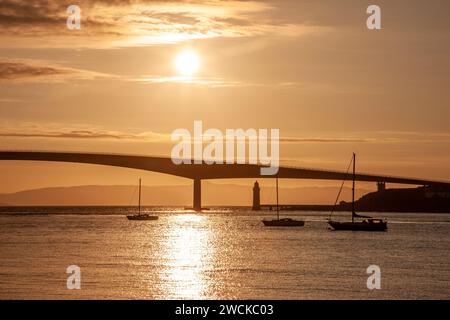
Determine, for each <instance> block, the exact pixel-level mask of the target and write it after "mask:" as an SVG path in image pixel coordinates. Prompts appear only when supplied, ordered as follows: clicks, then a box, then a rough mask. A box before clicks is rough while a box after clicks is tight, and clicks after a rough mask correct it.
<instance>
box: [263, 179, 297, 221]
mask: <svg viewBox="0 0 450 320" xmlns="http://www.w3.org/2000/svg"><path fill="white" fill-rule="evenodd" d="M276 179H277V219H276V220H275V219H274V220H263V221H262V222H263V223H264V225H265V226H266V227H302V226H303V225H305V221H303V220H294V219H291V218H283V219H280V207H279V204H278V177H277V178H276Z"/></svg>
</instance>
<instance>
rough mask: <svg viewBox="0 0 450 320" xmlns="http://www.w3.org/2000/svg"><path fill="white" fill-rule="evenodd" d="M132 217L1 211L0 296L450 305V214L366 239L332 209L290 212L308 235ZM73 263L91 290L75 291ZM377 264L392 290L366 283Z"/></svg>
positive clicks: (402, 220)
mask: <svg viewBox="0 0 450 320" xmlns="http://www.w3.org/2000/svg"><path fill="white" fill-rule="evenodd" d="M126 210H127V209H124V208H50V209H45V208H40V209H39V208H38V209H15V211H18V212H20V214H11V212H12V211H11V210H10V209H2V211H4V212H2V213H0V244H1V246H0V298H2V299H5V298H8V299H9V298H19V299H22V298H32V299H37V298H44V299H55V298H56V299H59V298H63V299H79V298H94V299H100V298H106V299H123V298H125V299H372V298H381V299H417V298H423V299H431V298H436V299H450V267H449V265H450V250H449V249H450V215H449V214H383V216H386V217H387V218H388V219H389V222H390V224H389V231H388V232H386V233H361V232H333V231H330V230H328V229H327V225H326V222H325V219H326V218H327V215H328V214H327V213H315V212H290V213H289V214H286V215H288V216H292V217H304V218H305V219H306V220H307V222H306V225H305V227H303V228H288V229H280V228H267V227H264V226H263V224H262V223H261V221H260V220H261V219H262V218H264V217H266V218H269V217H271V215H272V214H271V213H262V214H259V213H257V214H255V213H252V212H246V211H242V210H234V211H231V210H213V211H211V212H209V213H203V214H195V213H186V212H181V211H180V212H177V211H173V210H172V211H168V210H165V211H164V212H159V213H158V215H159V216H160V218H159V220H158V221H141V222H139V221H128V220H127V219H126V217H125V216H124V214H126V213H127V212H126ZM153 210H155V209H153ZM33 212H34V213H36V212H41V213H43V214H39V215H37V214H31V213H33ZM48 213H52V214H48ZM340 215H342V214H340ZM374 216H380V215H378V214H375V215H374ZM72 264H75V265H78V266H80V268H81V286H82V288H81V290H68V289H67V288H66V279H67V276H68V275H67V274H66V268H67V266H69V265H72ZM371 264H376V265H378V266H379V267H380V268H381V286H382V288H381V290H372V291H371V290H368V289H367V287H366V281H367V277H368V275H367V274H366V268H367V267H368V266H369V265H371Z"/></svg>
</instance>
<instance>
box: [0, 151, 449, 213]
mask: <svg viewBox="0 0 450 320" xmlns="http://www.w3.org/2000/svg"><path fill="white" fill-rule="evenodd" d="M0 160H13V161H17V160H20V161H22V160H27V161H57V162H71V163H88V164H97V165H106V166H115V167H123V168H132V169H139V170H146V171H152V172H159V173H164V174H170V175H174V176H178V177H184V178H188V179H192V180H193V182H194V190H193V191H194V192H193V208H194V210H197V211H199V210H201V181H202V180H207V179H231V178H234V179H236V178H271V177H275V176H267V175H261V172H260V171H261V170H260V169H261V168H262V167H264V166H262V165H253V164H206V163H202V164H179V165H176V164H174V163H173V162H172V159H171V158H165V157H151V156H139V155H123V154H102V153H77V152H44V151H0ZM276 176H277V177H278V178H288V179H317V180H340V181H342V180H345V179H346V178H348V176H347V173H346V172H341V171H329V170H317V169H305V168H295V167H286V166H282V167H280V168H279V171H278V174H277V175H276ZM355 179H356V180H357V181H369V182H377V183H396V184H409V185H427V186H445V187H450V182H444V181H432V180H423V179H414V178H403V177H392V176H382V175H372V174H363V173H357V174H356V176H355Z"/></svg>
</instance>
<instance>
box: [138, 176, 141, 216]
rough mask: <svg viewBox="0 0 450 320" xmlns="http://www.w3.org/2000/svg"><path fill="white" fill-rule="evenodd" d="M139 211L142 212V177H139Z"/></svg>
mask: <svg viewBox="0 0 450 320" xmlns="http://www.w3.org/2000/svg"><path fill="white" fill-rule="evenodd" d="M138 212H139V214H141V178H139V207H138Z"/></svg>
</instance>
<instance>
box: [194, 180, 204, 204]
mask: <svg viewBox="0 0 450 320" xmlns="http://www.w3.org/2000/svg"><path fill="white" fill-rule="evenodd" d="M193 208H194V210H195V211H202V180H201V179H194V206H193Z"/></svg>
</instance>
